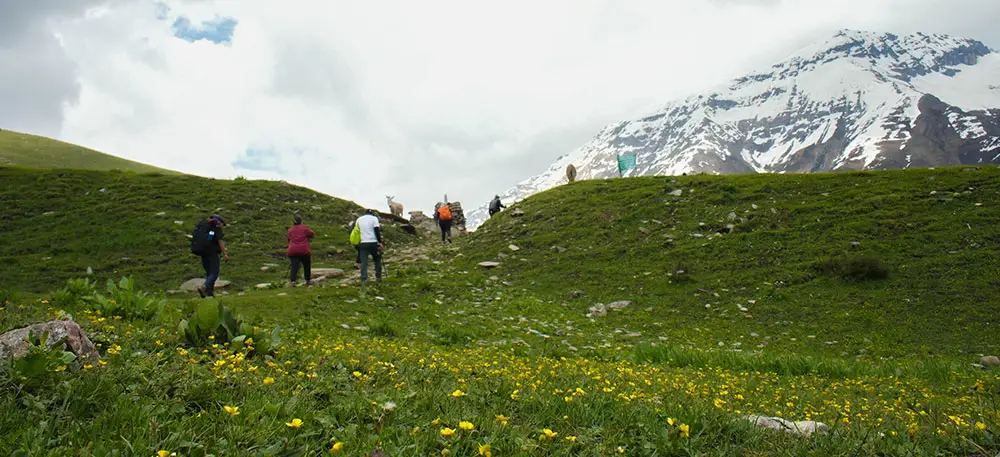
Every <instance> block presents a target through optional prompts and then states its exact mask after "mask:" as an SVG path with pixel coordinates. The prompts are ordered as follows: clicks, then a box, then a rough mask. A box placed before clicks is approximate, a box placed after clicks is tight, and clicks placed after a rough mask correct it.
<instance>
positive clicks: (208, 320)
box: [177, 299, 281, 354]
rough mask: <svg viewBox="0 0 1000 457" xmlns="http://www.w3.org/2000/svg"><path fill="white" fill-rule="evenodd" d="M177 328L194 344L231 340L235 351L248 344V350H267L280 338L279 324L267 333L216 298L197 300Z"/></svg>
mask: <svg viewBox="0 0 1000 457" xmlns="http://www.w3.org/2000/svg"><path fill="white" fill-rule="evenodd" d="M177 330H178V332H180V334H181V336H182V337H183V338H184V341H185V342H187V344H188V346H191V347H203V346H208V345H210V344H225V343H228V344H229V349H230V350H232V351H239V350H241V349H243V348H244V347H246V348H247V350H248V352H251V353H256V354H267V353H270V352H271V351H272V350H273V349H274V348H275V346H277V345H278V344H280V342H281V339H280V330H279V329H278V328H277V327H276V328H275V329H274V330H273V331H271V332H270V333H268V332H267V331H266V330H264V329H261V328H259V327H256V326H252V325H250V324H248V323H247V322H244V321H243V320H242V319H240V318H239V317H237V316H236V314H235V313H233V310H232V309H230V308H229V307H227V306H224V305H223V304H222V303H219V302H217V301H215V300H214V299H207V300H202V301H200V302H198V303H197V305H196V306H195V307H194V309H193V311H192V312H191V314H190V316H189V317H188V318H187V319H182V320H181V321H180V323H178V325H177Z"/></svg>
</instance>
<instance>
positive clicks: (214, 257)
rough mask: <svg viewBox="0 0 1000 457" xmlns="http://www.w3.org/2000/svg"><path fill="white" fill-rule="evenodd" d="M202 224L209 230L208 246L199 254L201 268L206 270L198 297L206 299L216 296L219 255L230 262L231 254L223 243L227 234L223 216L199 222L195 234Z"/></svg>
mask: <svg viewBox="0 0 1000 457" xmlns="http://www.w3.org/2000/svg"><path fill="white" fill-rule="evenodd" d="M202 224H205V225H207V226H208V227H207V228H206V229H205V230H207V240H206V241H207V243H208V246H206V248H205V249H204V250H203V251H200V252H199V253H198V255H199V256H200V257H201V266H202V267H203V268H204V269H205V284H203V285H202V286H200V287H198V295H201V298H205V297H214V296H215V281H216V280H218V279H219V270H220V262H219V254H222V258H223V259H224V260H226V261H229V253H228V252H226V243H225V241H223V239H224V238H225V237H226V234H225V233H224V232H223V230H222V227H223V226H225V225H226V221H225V220H223V219H222V216H219V215H215V216H212V217H210V218H208V219H204V220H202V221H201V222H198V225H196V226H195V232H198V231H199V227H201V226H202Z"/></svg>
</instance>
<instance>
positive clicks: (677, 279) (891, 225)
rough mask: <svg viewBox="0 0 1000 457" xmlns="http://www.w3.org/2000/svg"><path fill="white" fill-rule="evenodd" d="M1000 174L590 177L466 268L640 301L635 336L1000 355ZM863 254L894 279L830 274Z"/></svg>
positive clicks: (551, 197)
mask: <svg viewBox="0 0 1000 457" xmlns="http://www.w3.org/2000/svg"><path fill="white" fill-rule="evenodd" d="M998 178H1000V171H998V169H997V168H996V167H982V168H978V169H976V168H944V169H940V168H939V169H935V170H931V169H918V170H905V171H903V170H896V171H879V172H859V173H832V174H831V173H827V174H809V175H741V176H689V177H675V178H670V177H649V178H630V179H624V180H602V181H583V182H577V183H575V184H572V185H566V186H560V187H557V188H554V189H551V190H549V191H546V192H542V193H540V194H537V195H535V196H532V197H531V198H529V199H527V200H525V201H523V202H521V203H519V204H518V205H517V206H518V207H520V208H521V209H522V210H523V211H524V212H525V215H524V216H523V217H520V218H518V217H515V216H514V215H513V214H512V211H511V210H506V211H504V212H503V213H501V214H500V215H499V216H497V217H495V218H493V219H492V220H490V221H488V222H487V223H486V224H484V225H483V226H482V227H480V229H479V230H477V232H476V234H475V236H474V237H472V238H471V240H470V242H469V244H468V246H466V247H465V254H466V256H465V257H464V258H463V259H459V260H458V261H459V262H460V263H461V264H463V266H464V267H466V268H475V265H474V264H475V262H478V261H481V260H487V259H497V260H500V261H501V263H502V265H501V267H500V268H499V269H497V271H496V272H494V274H497V273H500V274H501V275H502V276H503V277H504V278H505V279H509V280H512V281H515V282H520V283H523V284H531V285H532V286H533V287H534V289H535V290H538V291H539V293H540V294H541V295H542V296H543V297H545V298H547V299H549V300H553V301H556V302H559V301H563V302H565V301H570V302H577V303H580V304H581V305H582V306H588V305H587V304H593V303H594V302H604V303H607V302H609V301H612V300H618V299H631V300H633V301H634V304H633V306H632V307H631V308H630V309H629V310H628V313H632V314H634V315H635V316H634V317H633V318H638V319H641V320H645V321H646V322H647V324H645V325H643V326H642V327H641V328H638V329H635V330H638V331H642V332H651V331H653V332H666V333H667V334H668V335H674V336H676V337H679V338H680V339H681V340H688V341H704V340H705V339H706V337H711V338H717V339H718V341H719V342H721V343H722V344H725V345H727V346H732V345H735V347H737V348H741V347H742V348H748V349H752V348H756V347H769V348H773V347H774V346H776V345H778V344H785V345H789V347H802V346H809V347H813V348H814V349H815V350H820V351H822V352H829V350H830V349H833V350H835V351H836V350H837V349H838V348H845V350H844V351H841V352H842V354H843V355H847V354H853V353H854V351H856V350H857V351H862V353H864V351H866V350H867V351H869V352H879V353H886V352H888V353H893V352H898V353H900V354H902V353H910V354H912V353H920V354H925V355H927V354H941V353H942V352H948V353H956V352H957V351H964V352H966V353H973V354H976V353H984V352H985V353H991V352H997V351H1000V343H998V341H996V340H995V339H993V338H991V337H989V335H993V334H995V333H996V326H997V322H996V317H995V316H996V315H997V312H998V311H1000V297H998V295H997V290H998V289H997V287H998V286H1000V281H998V280H997V278H998V277H1000V276H998V273H1000V268H998V264H997V261H996V251H997V241H998V240H1000V228H998V226H997V219H998V216H1000V211H998V208H1000V179H998ZM678 190H679V191H681V195H680V196H675V195H673V194H674V193H675V192H676V191H678ZM772 208H773V209H772ZM731 216H735V218H734V219H730V217H731ZM727 224H733V225H734V226H735V227H734V228H733V230H732V233H727V234H721V235H720V234H718V232H720V231H721V232H724V231H726V226H727ZM510 244H514V245H516V246H518V247H519V248H520V250H519V251H517V252H512V251H510V250H509V249H508V248H507V246H508V245H510ZM859 258H866V259H874V260H875V261H878V262H881V263H882V264H884V265H885V266H887V267H888V268H889V277H888V279H884V280H871V281H851V280H848V279H845V278H841V277H837V276H835V275H833V276H831V275H827V274H824V272H823V269H822V268H820V265H821V264H823V263H824V262H828V261H833V262H834V263H838V262H842V261H845V260H851V259H859ZM571 291H576V292H574V293H573V294H572V295H571V294H570V292H571ZM744 309H745V311H744ZM612 314H614V313H612ZM612 319H614V317H613V316H612ZM663 322H670V324H671V326H672V327H671V328H669V329H666V328H663V327H662V323H663ZM754 334H759V335H769V336H770V339H769V340H765V339H763V337H761V338H758V337H754V336H753V335H754ZM778 341H781V342H778ZM737 343H739V344H737ZM824 346H826V347H824ZM894 348H898V351H894V350H893V349H894Z"/></svg>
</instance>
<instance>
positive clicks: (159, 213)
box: [154, 211, 167, 216]
mask: <svg viewBox="0 0 1000 457" xmlns="http://www.w3.org/2000/svg"><path fill="white" fill-rule="evenodd" d="M166 215H167V213H166V212H164V211H160V212H158V213H156V214H155V215H154V216H166Z"/></svg>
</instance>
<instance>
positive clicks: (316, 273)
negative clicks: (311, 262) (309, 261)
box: [311, 268, 344, 280]
mask: <svg viewBox="0 0 1000 457" xmlns="http://www.w3.org/2000/svg"><path fill="white" fill-rule="evenodd" d="M311 276H312V280H316V279H319V278H339V277H341V276H344V270H341V269H340V268H313V269H312V272H311Z"/></svg>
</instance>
